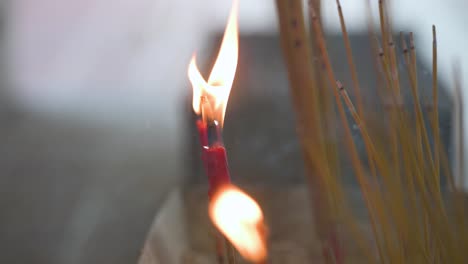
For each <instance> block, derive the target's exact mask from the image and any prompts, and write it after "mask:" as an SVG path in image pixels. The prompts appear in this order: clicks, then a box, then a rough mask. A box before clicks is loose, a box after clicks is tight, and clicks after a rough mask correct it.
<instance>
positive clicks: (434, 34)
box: [432, 25, 437, 42]
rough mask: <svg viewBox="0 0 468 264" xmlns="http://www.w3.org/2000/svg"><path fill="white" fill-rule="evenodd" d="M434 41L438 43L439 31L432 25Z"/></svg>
mask: <svg viewBox="0 0 468 264" xmlns="http://www.w3.org/2000/svg"><path fill="white" fill-rule="evenodd" d="M432 39H433V40H434V42H436V41H437V31H436V26H435V25H432Z"/></svg>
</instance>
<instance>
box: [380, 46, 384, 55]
mask: <svg viewBox="0 0 468 264" xmlns="http://www.w3.org/2000/svg"><path fill="white" fill-rule="evenodd" d="M383 55H384V53H383V49H382V48H379V57H383Z"/></svg>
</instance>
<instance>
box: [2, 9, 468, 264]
mask: <svg viewBox="0 0 468 264" xmlns="http://www.w3.org/2000/svg"><path fill="white" fill-rule="evenodd" d="M342 2H343V3H342V5H343V10H344V12H345V16H346V21H347V25H348V29H349V31H350V32H351V34H361V33H363V32H366V31H367V28H366V24H365V6H364V5H365V4H366V1H365V0H345V1H342ZM371 2H372V7H373V8H374V9H375V7H376V4H377V1H374V0H371ZM322 3H323V10H322V15H323V19H324V25H325V28H326V30H327V32H328V34H334V33H337V32H339V31H340V28H339V20H338V16H337V13H336V4H335V1H334V0H323V1H322ZM230 6H231V1H230V0H222V1H220V0H217V1H215V0H203V1H189V0H173V1H161V0H60V1H59V0H4V1H2V2H1V3H0V52H1V57H0V58H1V68H0V84H1V86H0V88H1V89H0V118H1V120H0V122H1V127H0V135H1V136H0V152H1V153H2V155H1V157H2V158H1V160H0V245H1V248H2V249H1V250H0V262H1V263H51V264H52V263H71V264H75V263H114V264H118V263H122V264H123V263H136V261H137V259H138V256H139V254H140V251H141V248H142V246H143V243H144V241H145V237H146V234H147V232H148V229H149V228H150V225H151V223H152V221H153V218H154V215H155V213H156V211H157V210H158V208H159V206H160V204H161V202H162V199H163V197H164V196H165V195H166V194H167V193H168V192H169V190H170V189H171V188H172V187H173V186H176V185H178V184H180V183H181V182H182V181H183V180H184V177H185V175H187V173H189V172H188V170H190V166H185V165H184V164H185V163H184V162H186V159H185V156H184V155H185V153H186V149H187V148H188V147H187V142H186V140H185V137H186V134H187V127H190V126H191V125H192V124H191V123H188V121H187V120H188V118H187V116H189V115H190V112H189V111H191V110H190V108H187V107H186V106H187V97H190V96H191V91H190V85H189V83H188V80H187V77H186V68H187V65H188V62H189V60H190V57H191V55H192V53H193V52H195V51H197V52H199V54H200V56H201V57H202V58H203V56H205V57H207V56H208V54H210V52H211V51H210V50H207V49H209V48H211V47H212V45H211V44H212V41H213V38H212V36H213V35H216V34H219V33H220V32H222V31H223V30H224V26H225V22H226V20H227V17H228V14H229V9H230ZM390 7H391V12H392V21H393V23H394V24H395V30H398V31H400V30H405V31H414V32H415V34H416V41H417V46H418V55H419V56H420V60H421V62H422V63H425V64H427V65H426V66H427V68H428V69H430V64H429V63H430V61H431V59H432V58H431V25H432V24H436V25H437V27H438V38H439V39H438V40H439V42H438V44H439V52H440V53H439V63H440V64H439V65H440V79H441V82H442V84H443V85H444V87H448V88H449V89H448V90H449V93H450V92H451V91H450V87H452V70H453V67H452V66H453V63H455V62H457V61H458V63H459V64H460V65H461V66H462V67H463V68H462V77H463V79H465V80H468V65H466V62H467V61H468V53H466V52H464V48H465V47H468V36H467V35H466V34H465V32H466V29H465V28H464V27H465V26H466V25H467V24H468V18H467V17H466V15H465V12H466V11H467V10H468V2H466V1H463V0H446V1H443V2H442V1H436V0H427V1H421V0H392V1H390ZM239 23H240V32H241V34H242V35H244V36H263V35H274V34H276V33H277V21H276V10H275V5H274V1H271V0H257V1H242V0H240V19H239ZM275 45H277V44H276V43H275ZM240 53H241V54H242V50H241V51H240ZM273 55H274V56H278V57H280V56H282V55H281V54H280V53H274V54H273ZM357 59H358V58H357ZM257 63H260V64H261V62H257ZM464 64H465V65H464ZM427 74H428V75H429V74H430V73H429V72H428V73H427ZM259 85H262V82H259ZM464 98H466V93H464ZM465 116H468V115H465ZM228 123H229V107H228V114H227V119H226V126H228Z"/></svg>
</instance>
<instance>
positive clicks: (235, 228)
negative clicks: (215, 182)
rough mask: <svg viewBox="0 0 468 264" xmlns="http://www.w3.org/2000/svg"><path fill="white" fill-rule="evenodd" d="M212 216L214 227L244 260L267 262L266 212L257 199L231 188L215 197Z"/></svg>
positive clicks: (211, 209)
mask: <svg viewBox="0 0 468 264" xmlns="http://www.w3.org/2000/svg"><path fill="white" fill-rule="evenodd" d="M209 213H210V217H211V220H212V221H213V223H214V224H215V226H216V227H217V228H218V229H219V230H220V231H221V232H222V233H223V234H224V235H225V236H226V238H227V239H228V240H229V241H230V242H231V243H232V245H233V246H234V247H235V248H236V249H237V250H238V251H239V253H240V254H241V255H242V256H243V257H244V258H245V259H247V260H249V261H252V262H255V263H258V262H261V261H263V260H265V259H266V257H267V248H266V242H265V240H266V239H265V236H266V234H265V233H266V232H265V225H264V222H263V213H262V210H261V208H260V206H259V205H258V204H257V202H255V200H253V199H252V198H251V197H250V196H248V195H247V194H246V193H245V192H243V191H241V190H240V189H239V188H237V187H234V186H232V185H229V186H227V187H224V188H221V190H219V191H218V192H217V194H216V195H215V196H214V197H213V199H212V201H211V203H210V208H209Z"/></svg>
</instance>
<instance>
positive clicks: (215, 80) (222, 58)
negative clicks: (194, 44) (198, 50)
mask: <svg viewBox="0 0 468 264" xmlns="http://www.w3.org/2000/svg"><path fill="white" fill-rule="evenodd" d="M237 9H238V1H237V0H234V3H233V6H232V9H231V14H230V16H229V21H228V24H227V26H226V30H225V31H224V37H223V42H222V43H221V48H220V50H219V53H218V57H217V58H216V62H215V64H214V66H213V69H212V70H211V73H210V77H209V78H208V82H206V81H205V79H204V78H203V76H202V75H201V74H200V71H199V70H198V68H197V65H196V56H195V55H194V56H193V57H192V60H191V61H190V65H189V68H188V77H189V79H190V82H191V83H192V87H193V102H192V105H193V110H194V111H195V113H196V114H201V105H200V103H201V98H202V97H206V99H207V100H208V101H209V103H210V106H211V107H212V110H213V116H211V117H210V118H213V119H214V120H217V121H218V122H219V123H220V124H221V125H222V124H223V121H224V113H225V112H226V106H227V101H228V98H229V93H230V91H231V88H232V83H233V81H234V75H235V73H236V68H237V57H238V49H239V40H238V35H239V33H238V29H237Z"/></svg>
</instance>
